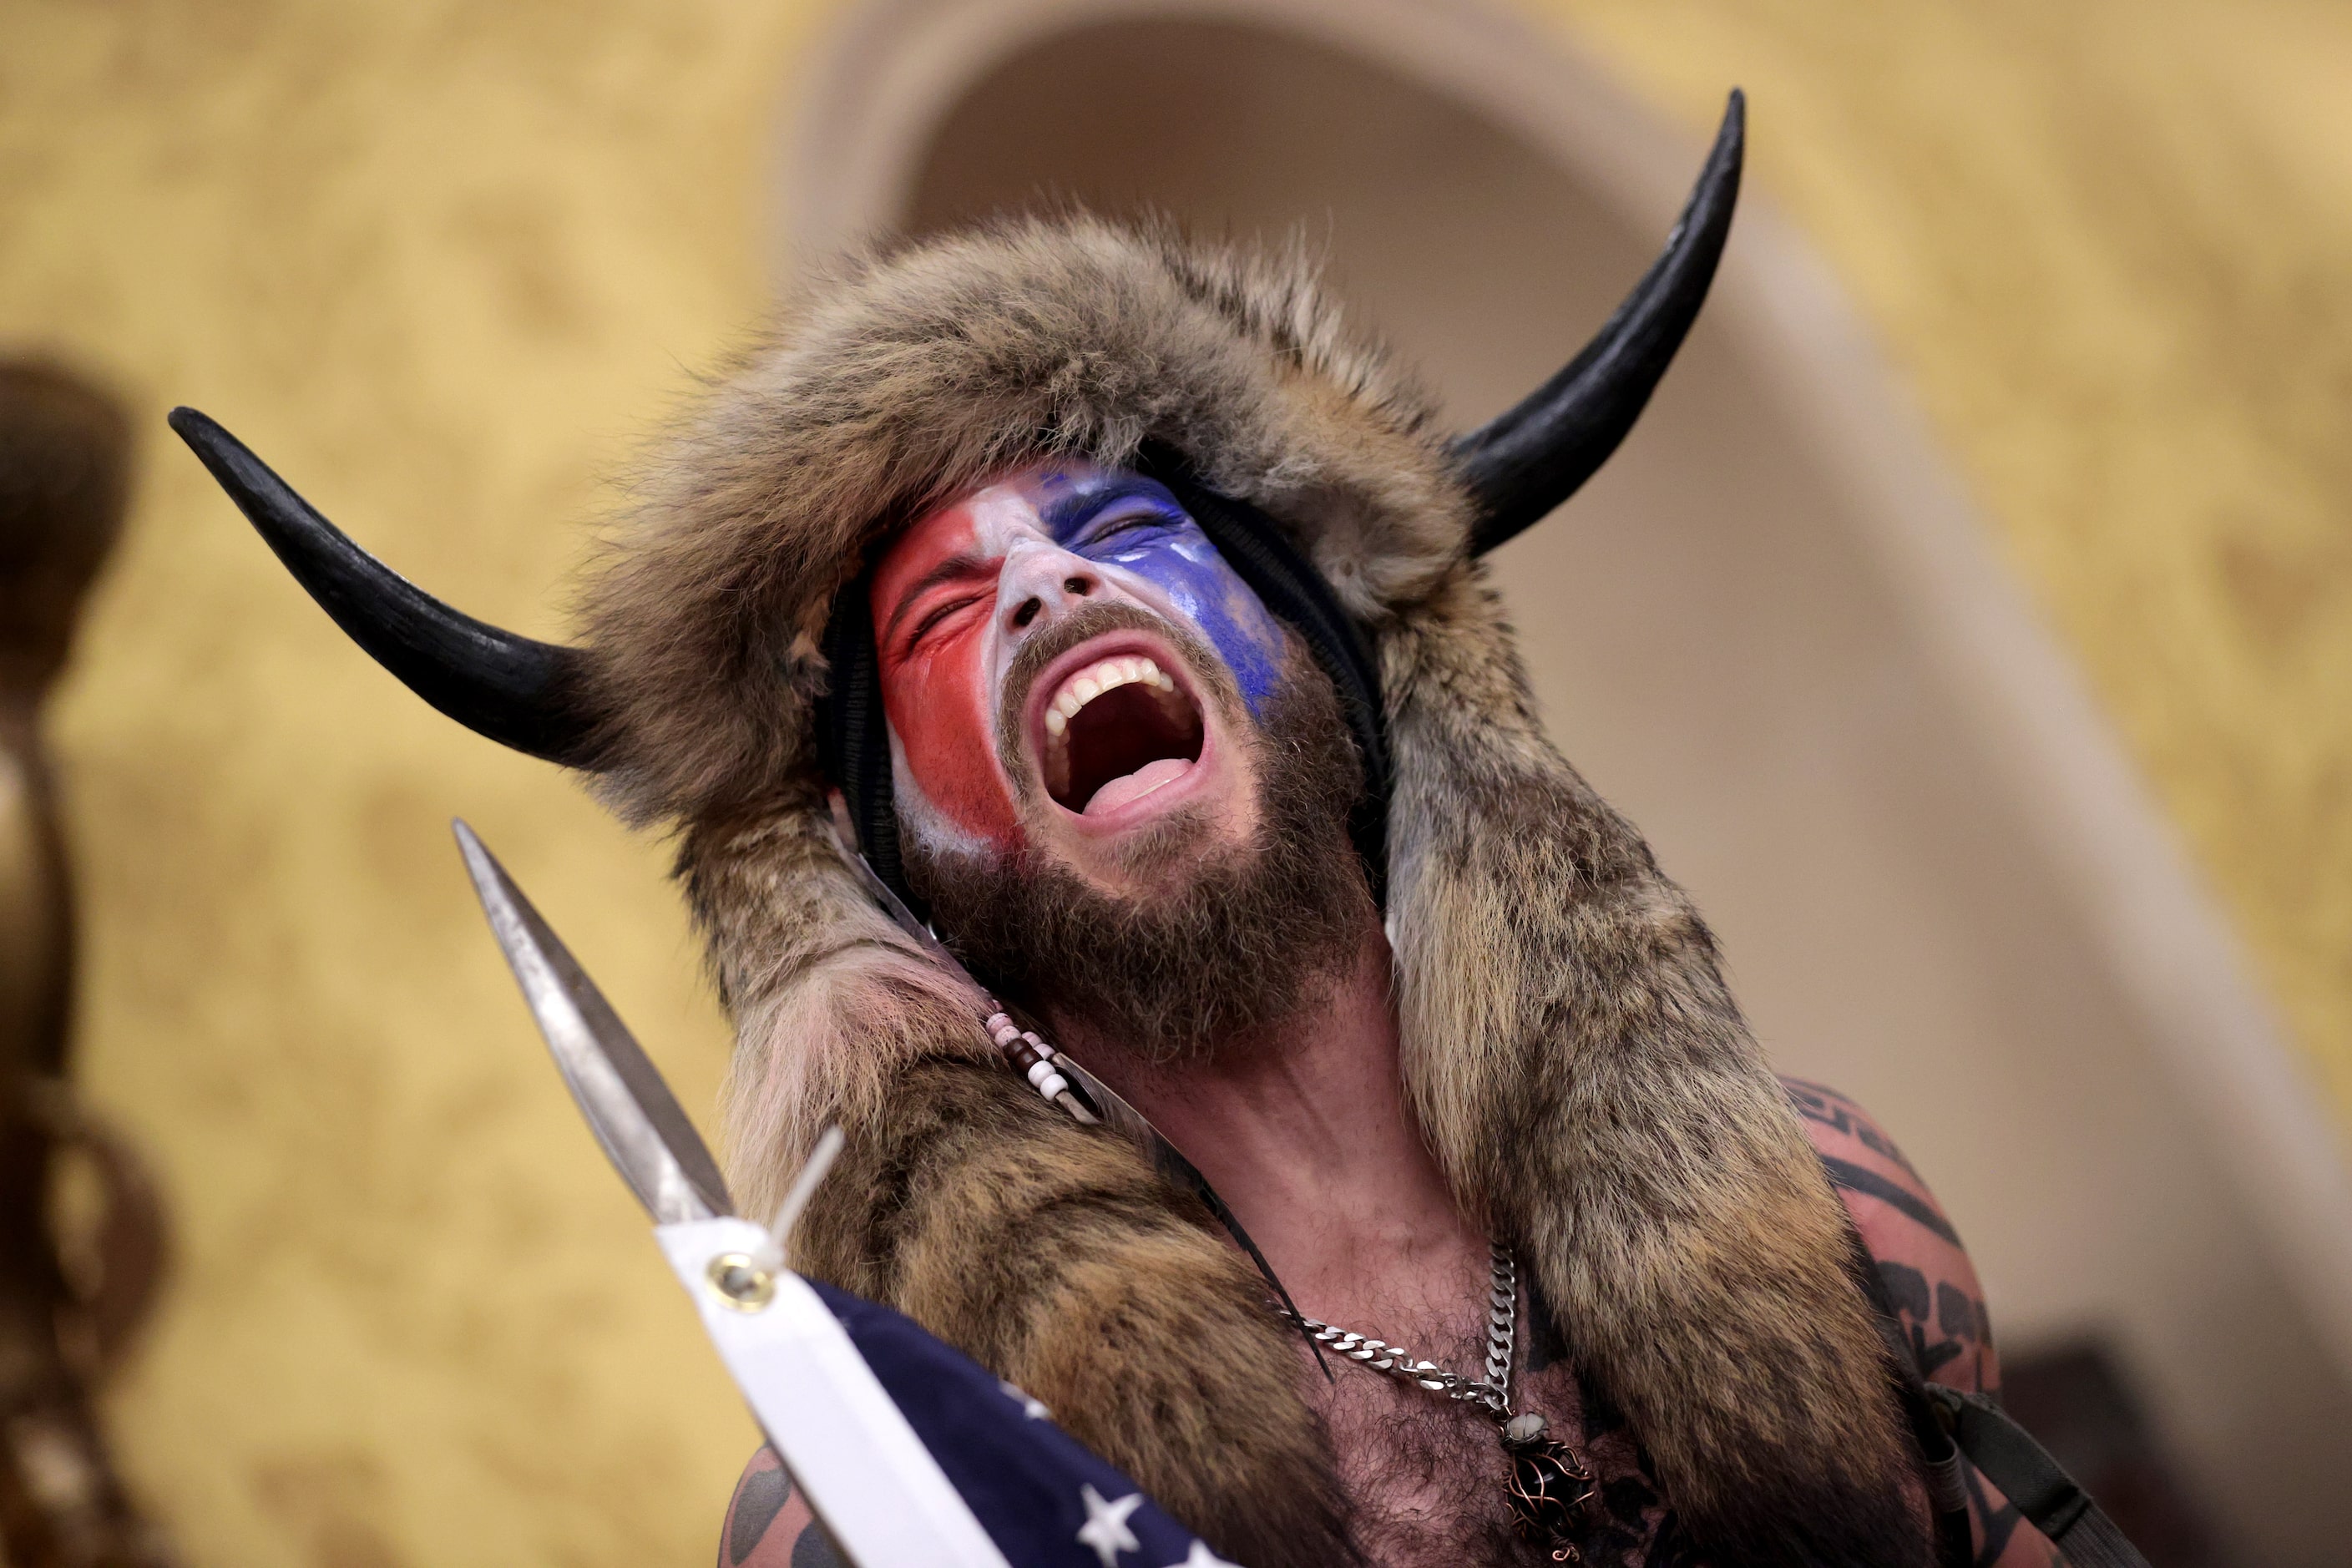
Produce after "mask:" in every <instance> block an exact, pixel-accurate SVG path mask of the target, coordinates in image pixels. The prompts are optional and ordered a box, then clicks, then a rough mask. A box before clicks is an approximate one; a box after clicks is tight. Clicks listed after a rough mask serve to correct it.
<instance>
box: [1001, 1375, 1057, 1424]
mask: <svg viewBox="0 0 2352 1568" xmlns="http://www.w3.org/2000/svg"><path fill="white" fill-rule="evenodd" d="M996 1386H997V1387H999V1388H1001V1389H1003V1390H1004V1397H1005V1398H1007V1399H1009V1400H1011V1401H1013V1404H1015V1405H1019V1406H1021V1414H1022V1415H1026V1416H1027V1417H1029V1419H1030V1420H1032V1421H1051V1420H1052V1419H1053V1418H1054V1413H1053V1412H1052V1411H1050V1410H1048V1409H1046V1408H1045V1401H1044V1400H1042V1399H1038V1398H1035V1397H1034V1396H1033V1395H1031V1394H1030V1393H1029V1391H1028V1390H1027V1389H1025V1388H1023V1387H1022V1386H1021V1385H1020V1384H1017V1383H1007V1382H1005V1381H1004V1380H1003V1378H1001V1377H1000V1378H998V1379H997V1380H996Z"/></svg>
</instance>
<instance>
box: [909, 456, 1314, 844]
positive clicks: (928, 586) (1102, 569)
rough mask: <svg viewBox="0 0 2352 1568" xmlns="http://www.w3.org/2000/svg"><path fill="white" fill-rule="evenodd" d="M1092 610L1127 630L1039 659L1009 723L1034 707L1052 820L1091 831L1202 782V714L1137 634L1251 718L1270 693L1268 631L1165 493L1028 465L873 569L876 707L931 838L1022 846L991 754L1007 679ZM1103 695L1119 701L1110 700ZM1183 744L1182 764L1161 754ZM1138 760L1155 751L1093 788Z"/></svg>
mask: <svg viewBox="0 0 2352 1568" xmlns="http://www.w3.org/2000/svg"><path fill="white" fill-rule="evenodd" d="M1092 605H1114V606H1120V607H1122V609H1123V610H1124V612H1125V613H1124V614H1123V615H1122V616H1120V617H1119V619H1121V620H1122V621H1123V622H1125V623H1127V629H1126V630H1124V631H1120V632H1106V633H1105V634H1104V635H1103V636H1101V637H1088V638H1087V639H1086V641H1084V642H1083V643H1080V644H1078V645H1077V646H1076V647H1072V648H1069V649H1066V650H1064V651H1063V652H1061V653H1060V654H1058V655H1057V656H1056V657H1055V658H1053V659H1052V660H1051V661H1050V663H1049V664H1048V665H1047V666H1046V667H1045V669H1044V670H1043V671H1042V672H1040V673H1039V675H1038V678H1037V679H1035V681H1034V684H1033V685H1032V686H1031V687H1030V688H1029V689H1028V692H1027V700H1026V701H1025V703H1024V711H1026V710H1034V711H1033V712H1028V714H1027V717H1028V719H1029V720H1034V738H1035V740H1036V742H1037V745H1036V750H1037V751H1038V752H1039V755H1040V765H1041V766H1042V767H1043V768H1044V770H1045V778H1044V780H1043V781H1042V782H1043V783H1044V784H1045V791H1044V793H1045V795H1046V796H1047V797H1048V799H1049V802H1050V804H1051V806H1052V808H1053V809H1054V810H1055V811H1060V812H1062V813H1064V814H1065V815H1067V816H1071V817H1072V818H1073V819H1076V818H1080V817H1083V818H1084V819H1086V820H1085V822H1084V823H1083V824H1081V825H1079V826H1080V827H1081V828H1082V829H1083V830H1084V831H1087V832H1096V833H1101V832H1108V831H1113V830H1118V829H1123V828H1125V827H1127V826H1133V825H1134V824H1136V823H1138V822H1139V821H1141V820H1143V819H1144V818H1146V817H1148V816H1151V815H1153V806H1152V801H1153V800H1154V799H1159V802H1160V806H1161V807H1167V806H1171V805H1172V804H1173V802H1174V801H1175V800H1176V799H1177V798H1180V797H1181V798H1191V797H1192V796H1194V795H1198V794H1200V793H1201V791H1202V790H1203V789H1204V788H1206V787H1207V786H1208V785H1209V784H1210V783H1211V779H1210V775H1211V774H1213V773H1215V772H1217V768H1216V765H1215V759H1214V758H1213V756H1212V754H1211V753H1212V752H1214V751H1215V750H1216V733H1215V731H1216V729H1217V726H1218V722H1219V719H1218V716H1217V715H1216V714H1214V713H1213V711H1209V710H1207V705H1204V703H1203V701H1202V695H1201V692H1200V690H1199V687H1198V682H1197V681H1196V680H1195V679H1192V677H1191V675H1190V674H1189V673H1188V671H1187V670H1186V669H1185V668H1183V666H1182V660H1181V655H1180V650H1179V648H1178V646H1177V642H1176V641H1175V640H1172V639H1170V638H1167V637H1157V638H1155V637H1153V636H1152V634H1151V632H1150V625H1151V623H1153V622H1155V621H1156V622H1159V623H1162V624H1165V625H1166V626H1169V627H1170V628H1171V630H1173V631H1176V632H1177V633H1179V634H1180V636H1181V641H1182V642H1184V643H1188V644H1205V645H1206V647H1208V648H1209V649H1210V650H1212V651H1213V654H1214V656H1215V657H1216V658H1217V659H1218V660H1219V661H1220V662H1222V664H1223V666H1224V668H1225V669H1226V670H1227V671H1228V672H1229V673H1230V674H1231V677H1232V680H1233V684H1234V688H1235V689H1237V690H1238V691H1239V693H1240V696H1241V700H1242V702H1243V704H1244V707H1245V708H1246V710H1247V712H1248V715H1249V717H1250V718H1252V719H1253V720H1254V719H1256V718H1257V717H1259V716H1260V715H1261V714H1262V712H1263V710H1264V708H1265V702H1266V700H1267V699H1268V698H1269V697H1270V696H1271V695H1272V694H1273V692H1274V689H1275V687H1276V682H1277V681H1278V679H1279V678H1280V674H1281V668H1282V659H1283V650H1284V643H1283V631H1282V626H1281V624H1280V623H1279V622H1277V621H1276V619H1275V618H1274V616H1271V615H1270V614H1268V613H1267V611H1266V608H1265V605H1263V604H1261V603H1260V602H1259V600H1258V597H1257V595H1255V594H1254V593H1252V592H1251V591H1250V589H1249V587H1248V585H1247V584H1244V583H1243V582H1242V580H1241V579H1240V578H1239V577H1238V576H1236V575H1234V572H1233V570H1232V568H1230V567H1229V566H1227V565H1226V564H1225V563H1224V561H1223V558H1222V557H1221V556H1219V555H1218V553H1217V552H1216V549H1215V548H1214V546H1213V545H1211V544H1210V542H1209V541H1208V537H1207V536H1206V535H1205V534H1203V533H1202V531H1201V529H1200V526H1199V525H1198V524H1196V523H1195V522H1193V521H1192V519H1191V518H1190V517H1189V516H1187V515H1186V514H1185V512H1184V510H1183V509H1182V508H1181V507H1180V506H1178V505H1177V503H1176V500H1175V498H1174V497H1173V496H1171V495H1170V494H1169V493H1168V491H1167V490H1166V489H1163V488H1162V487H1161V486H1160V485H1158V484H1156V483H1154V482H1153V481H1151V480H1150V479H1143V478H1141V477H1140V476H1139V475H1135V474H1131V473H1125V472H1120V471H1116V470H1108V469H1102V468H1094V467H1092V466H1091V465H1083V464H1057V465H1048V466H1041V467H1038V468H1030V469H1024V470H1023V471H1021V472H1018V473H1015V474H1013V475H1011V476H1009V477H1007V478H1006V479H1003V480H1000V481H998V482H997V483H994V484H991V485H989V486H986V487H985V488H983V489H980V490H977V491H974V492H973V493H972V494H971V495H969V496H966V497H964V498H963V499H962V500H958V501H956V502H954V503H953V504H951V505H949V506H944V507H941V508H939V509H937V510H933V511H931V512H929V513H927V514H926V515H925V516H923V517H922V518H920V519H919V520H918V521H916V522H915V524H914V525H913V526H912V527H911V528H909V529H908V531H907V532H906V533H905V534H903V535H901V536H900V538H899V539H898V542H896V543H894V544H893V545H892V546H891V547H890V549H889V551H888V552H887V553H886V554H885V555H884V556H883V558H882V560H881V561H880V562H879V563H877V567H876V570H875V573H874V582H873V597H872V608H873V614H874V626H875V643H876V647H877V651H878V653H879V655H880V667H881V678H882V700H883V709H884V711H885V713H886V714H887V716H888V719H889V721H890V729H891V733H892V735H893V737H894V739H895V741H896V742H897V750H898V756H899V759H900V761H901V763H902V764H903V768H904V773H903V774H902V777H908V778H910V779H911V781H912V783H913V784H915V785H916V786H917V789H918V791H919V795H920V796H921V798H922V800H923V801H924V802H925V803H927V804H928V805H929V807H930V808H931V809H932V811H933V812H935V813H936V814H937V816H939V817H940V818H941V819H943V820H942V821H940V823H939V824H938V825H937V826H939V827H940V828H942V829H944V830H946V831H948V832H950V833H951V834H956V835H961V836H966V837H969V838H970V839H971V840H975V841H979V842H981V843H985V844H987V845H990V846H992V847H996V848H999V849H1005V848H1010V847H1013V846H1014V845H1016V844H1017V843H1019V842H1020V840H1021V838H1022V836H1023V829H1022V826H1021V815H1020V812H1019V809H1018V807H1017V805H1016V801H1017V799H1018V798H1019V791H1018V790H1017V789H1016V787H1015V785H1014V783H1013V779H1012V776H1011V773H1010V772H1009V771H1008V763H1007V760H1006V758H1005V756H1004V755H1003V743H1002V737H1003V731H1004V729H1005V725H1006V722H1007V717H1008V716H1007V715H1006V714H1005V712H1004V703H1005V699H1006V695H1007V693H1006V679H1007V677H1008V676H1009V675H1011V674H1012V673H1013V669H1014V668H1015V661H1016V659H1018V658H1019V656H1020V654H1021V651H1022V649H1023V648H1024V647H1026V646H1028V645H1030V644H1031V643H1033V642H1036V641H1037V639H1039V638H1041V637H1051V636H1052V635H1053V634H1054V631H1055V627H1057V626H1061V625H1062V624H1063V623H1065V622H1066V621H1067V620H1068V619H1069V618H1070V617H1071V616H1074V615H1076V614H1078V613H1079V612H1081V611H1084V610H1087V609H1088V607H1089V606H1092ZM1040 646H1045V645H1040ZM1119 687H1131V688H1133V689H1132V690H1127V691H1123V692H1119V693H1118V696H1117V697H1116V698H1115V699H1114V698H1113V697H1112V696H1111V695H1110V694H1111V693H1112V692H1113V691H1114V690H1116V689H1118V688H1119ZM1014 695H1015V696H1016V697H1020V696H1022V695H1023V694H1021V693H1015V694H1014ZM1097 700H1100V701H1101V702H1102V703H1103V704H1105V706H1103V707H1101V708H1099V709H1098V708H1097V707H1096V703H1097ZM1012 717H1013V721H1015V722H1023V721H1024V719H1023V718H1022V716H1012ZM1188 725H1189V726H1190V727H1191V728H1190V733H1191V737H1192V738H1191V740H1190V741H1189V742H1187V741H1186V739H1185V737H1184V731H1185V730H1186V726H1188ZM1015 732H1026V731H1015ZM1188 744H1189V745H1190V746H1191V747H1192V750H1193V751H1194V753H1195V754H1194V755H1193V756H1192V758H1191V759H1190V760H1189V761H1187V760H1186V759H1184V758H1183V757H1181V755H1179V754H1177V753H1180V752H1182V751H1183V750H1184V749H1185V747H1186V746H1187V745H1188ZM1155 749H1156V750H1158V751H1160V752H1166V753H1169V754H1166V755H1161V756H1157V757H1150V758H1149V759H1148V760H1147V761H1145V762H1144V763H1142V764H1141V765H1140V766H1139V767H1137V768H1136V769H1134V770H1132V771H1130V772H1128V773H1115V774H1112V775H1110V776H1109V777H1108V778H1103V777H1097V776H1095V775H1097V774H1099V773H1102V772H1103V770H1104V769H1107V768H1117V767H1119V766H1122V765H1123V764H1124V763H1125V762H1126V761H1129V760H1132V759H1134V758H1138V757H1144V756H1146V754H1147V753H1149V752H1152V751H1154V750H1155ZM1073 781H1075V782H1073ZM1180 786H1181V787H1180ZM1147 797H1150V798H1147ZM1160 797H1165V798H1164V799H1162V798H1160Z"/></svg>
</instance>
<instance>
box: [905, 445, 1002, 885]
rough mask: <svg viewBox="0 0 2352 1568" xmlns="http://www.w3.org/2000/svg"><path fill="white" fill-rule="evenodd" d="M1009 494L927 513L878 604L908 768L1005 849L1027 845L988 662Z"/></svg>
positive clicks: (943, 807)
mask: <svg viewBox="0 0 2352 1568" xmlns="http://www.w3.org/2000/svg"><path fill="white" fill-rule="evenodd" d="M1010 499H1011V498H1010V497H1008V496H1006V495H1005V493H1004V489H1003V487H992V488H991V489H985V490H982V491H981V492H979V493H978V494H976V495H973V496H970V497H968V498H966V499H965V500H961V501H959V502H958V503H956V504H955V505H953V506H950V507H944V508H942V509H940V510H938V511H934V512H931V513H929V514H928V515H927V516H925V517H924V518H922V519H921V520H920V521H918V522H917V523H916V524H915V525H914V526H913V527H912V528H910V529H908V531H906V533H904V534H903V535H901V536H900V537H899V539H898V542H897V543H895V544H893V545H892V546H891V547H890V549H889V552H887V554H885V555H884V556H883V558H882V560H881V562H880V563H879V564H878V565H877V567H876V569H875V573H874V588H873V596H872V601H871V603H872V605H873V611H874V640H875V647H876V650H877V653H878V654H879V656H880V673H881V678H882V710H883V711H884V713H886V714H887V716H888V718H889V721H890V730H891V732H892V733H893V734H895V735H896V736H897V737H898V744H899V747H900V748H901V749H902V750H903V751H904V752H905V754H906V759H907V767H908V771H909V772H910V773H913V775H914V777H915V779H916V780H917V781H918V782H919V784H920V786H921V788H922V792H923V794H924V795H926V796H928V797H929V800H930V803H931V805H934V806H935V807H937V808H938V809H939V811H940V815H942V816H945V817H946V818H947V819H948V821H949V823H950V824H951V825H952V826H955V827H957V828H960V829H961V830H962V831H963V832H965V833H968V834H971V835H972V836H973V837H977V838H981V839H983V840H985V841H987V842H988V843H990V844H992V845H993V846H995V847H998V848H1000V849H1010V848H1012V847H1013V846H1014V845H1016V844H1017V843H1018V842H1019V841H1020V829H1019V826H1017V823H1016V819H1015V816H1014V812H1013V785H1012V783H1011V781H1010V780H1008V779H1007V778H1006V777H1005V775H1004V770H1003V766H1002V765H1000V764H999V763H998V762H997V758H996V745H995V742H994V739H993V731H994V728H995V723H994V720H995V712H996V691H997V681H996V679H995V675H996V672H995V671H993V670H992V669H990V668H988V667H989V666H990V665H991V664H992V662H993V661H992V659H991V658H989V657H988V655H989V652H990V647H991V644H992V641H993V640H994V639H993V638H992V637H991V636H990V630H991V624H992V620H993V618H994V616H995V612H996V584H997V577H998V575H999V572H1000V569H1001V567H1002V565H1003V558H1004V552H1005V548H1006V545H1007V543H1008V540H1007V539H1006V538H1005V537H1004V535H1005V532H1006V529H1005V526H1004V524H1005V521H1006V520H1005V519H1004V518H1003V515H1002V514H1003V510H1005V504H1006V502H1007V501H1008V500H1010Z"/></svg>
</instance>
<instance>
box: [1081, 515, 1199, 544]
mask: <svg viewBox="0 0 2352 1568" xmlns="http://www.w3.org/2000/svg"><path fill="white" fill-rule="evenodd" d="M1175 521H1176V520H1175V519H1173V518H1170V517H1162V516H1161V515H1160V513H1158V512H1156V511H1130V512H1128V513H1125V514H1124V515H1122V516H1118V517H1114V518H1109V519H1107V520H1105V521H1100V522H1097V523H1096V524H1095V526H1094V528H1093V529H1092V530H1091V531H1089V532H1088V534H1087V542H1086V544H1085V545H1084V547H1083V548H1085V549H1087V550H1100V549H1102V548H1103V547H1104V546H1105V545H1107V544H1108V543H1109V542H1111V541H1113V540H1115V539H1118V538H1120V537H1122V536H1124V535H1128V534H1133V533H1143V532H1148V531H1151V530H1153V529H1160V528H1167V527H1170V526H1171V525H1172V524H1173V523H1174V522H1175Z"/></svg>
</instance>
